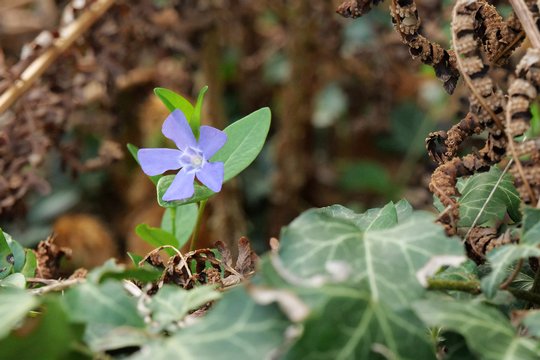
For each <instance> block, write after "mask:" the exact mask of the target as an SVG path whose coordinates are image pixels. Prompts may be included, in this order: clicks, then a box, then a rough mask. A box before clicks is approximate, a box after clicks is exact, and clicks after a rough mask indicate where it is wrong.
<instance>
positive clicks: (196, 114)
mask: <svg viewBox="0 0 540 360" xmlns="http://www.w3.org/2000/svg"><path fill="white" fill-rule="evenodd" d="M207 91H208V86H204V87H203V88H202V89H201V91H199V96H197V103H196V104H195V109H194V110H193V115H192V116H191V118H189V117H188V119H190V120H189V125H190V126H191V129H192V130H193V134H194V135H195V138H197V139H198V138H199V128H200V127H201V117H202V104H203V101H204V95H205V94H206V92H207ZM186 117H187V115H186Z"/></svg>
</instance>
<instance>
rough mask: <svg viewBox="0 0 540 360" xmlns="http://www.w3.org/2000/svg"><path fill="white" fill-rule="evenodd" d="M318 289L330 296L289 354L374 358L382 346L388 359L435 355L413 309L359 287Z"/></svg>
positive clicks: (421, 357)
mask: <svg viewBox="0 0 540 360" xmlns="http://www.w3.org/2000/svg"><path fill="white" fill-rule="evenodd" d="M317 292H318V293H321V292H324V293H325V294H326V295H327V299H326V301H324V302H323V303H322V306H320V307H318V308H316V309H314V310H313V315H312V316H311V317H309V318H308V320H307V321H306V322H305V324H304V331H303V334H302V337H301V338H300V339H299V340H298V341H297V342H296V343H295V344H294V346H293V347H292V349H291V350H290V351H289V353H288V354H287V356H286V358H287V359H375V358H379V356H380V353H381V352H382V353H383V354H384V355H385V358H387V359H411V360H413V359H435V351H434V346H433V345H432V344H431V342H430V340H429V338H428V336H427V335H428V334H427V331H426V329H425V327H424V326H423V325H422V323H421V322H420V320H419V319H418V318H417V317H416V316H415V315H414V314H413V313H412V312H411V311H410V310H408V309H403V310H399V311H395V310H393V309H391V308H390V307H388V306H386V305H385V304H383V303H381V302H376V301H372V299H371V295H370V294H368V293H365V292H361V291H359V290H358V289H356V288H346V287H332V286H328V287H325V288H322V289H317ZM314 296H316V295H314ZM332 324H334V325H332ZM377 346H378V348H377ZM383 351H384V352H383ZM377 353H379V354H377Z"/></svg>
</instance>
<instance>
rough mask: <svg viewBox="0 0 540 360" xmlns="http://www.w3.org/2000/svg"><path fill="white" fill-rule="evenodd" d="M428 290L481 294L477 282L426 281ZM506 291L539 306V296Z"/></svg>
mask: <svg viewBox="0 0 540 360" xmlns="http://www.w3.org/2000/svg"><path fill="white" fill-rule="evenodd" d="M428 289H429V290H439V291H452V290H454V291H463V292H467V293H470V294H479V293H480V292H481V290H480V283H479V282H478V281H456V280H440V279H428ZM507 290H508V292H510V293H511V294H512V295H514V296H515V297H516V298H518V299H522V300H526V301H529V302H531V303H535V304H540V295H538V294H536V293H534V292H531V291H526V290H520V289H514V288H508V289H507Z"/></svg>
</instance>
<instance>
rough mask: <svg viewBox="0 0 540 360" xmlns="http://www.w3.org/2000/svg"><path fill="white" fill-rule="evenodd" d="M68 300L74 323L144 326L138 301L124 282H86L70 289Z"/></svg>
mask: <svg viewBox="0 0 540 360" xmlns="http://www.w3.org/2000/svg"><path fill="white" fill-rule="evenodd" d="M64 300H65V304H66V307H67V309H69V314H70V317H71V318H72V319H73V321H77V322H83V323H88V324H90V323H96V324H111V325H116V326H133V327H142V326H144V321H143V319H142V318H141V317H140V316H139V314H138V312H137V304H136V299H135V298H132V297H130V296H129V295H128V294H127V293H126V291H125V290H124V288H123V287H122V284H121V283H120V282H115V281H107V282H105V283H103V284H99V285H97V284H92V283H89V282H86V283H83V284H80V285H78V286H75V287H73V288H71V289H69V291H67V292H66V294H65V295H64Z"/></svg>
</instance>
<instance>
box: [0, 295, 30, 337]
mask: <svg viewBox="0 0 540 360" xmlns="http://www.w3.org/2000/svg"><path fill="white" fill-rule="evenodd" d="M38 304H39V301H38V299H37V298H36V297H34V296H32V295H30V294H29V293H27V292H25V291H23V290H20V289H14V288H10V289H7V288H6V289H2V290H1V291H0V319H2V321H0V338H3V337H5V336H6V335H7V334H9V332H10V331H11V330H12V329H13V328H14V327H15V326H16V325H17V324H18V323H19V322H20V321H21V320H23V319H24V318H25V317H26V314H27V313H28V312H29V311H30V310H32V309H33V308H34V307H36V306H37V305H38Z"/></svg>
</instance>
